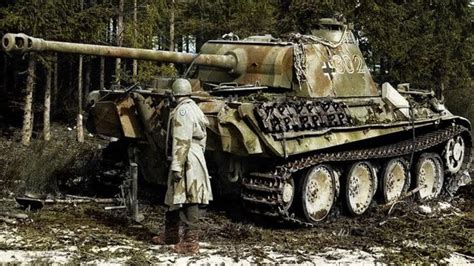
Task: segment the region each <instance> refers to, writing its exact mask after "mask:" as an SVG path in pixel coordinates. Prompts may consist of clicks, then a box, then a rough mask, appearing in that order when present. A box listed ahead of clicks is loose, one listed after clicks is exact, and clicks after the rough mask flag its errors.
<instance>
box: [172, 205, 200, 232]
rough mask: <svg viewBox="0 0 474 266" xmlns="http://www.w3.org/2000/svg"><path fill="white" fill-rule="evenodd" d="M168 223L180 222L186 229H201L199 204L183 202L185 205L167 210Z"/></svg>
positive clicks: (175, 223)
mask: <svg viewBox="0 0 474 266" xmlns="http://www.w3.org/2000/svg"><path fill="white" fill-rule="evenodd" d="M165 219H166V223H167V224H172V225H177V224H179V223H180V222H181V223H182V224H183V226H184V228H185V229H189V230H198V229H199V207H198V204H183V207H181V208H179V209H177V210H173V211H167V212H166V214H165Z"/></svg>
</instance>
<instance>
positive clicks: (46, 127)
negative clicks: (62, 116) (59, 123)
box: [43, 66, 53, 141]
mask: <svg viewBox="0 0 474 266" xmlns="http://www.w3.org/2000/svg"><path fill="white" fill-rule="evenodd" d="M52 72H53V71H52V69H51V66H48V69H47V72H46V84H45V87H44V113H43V138H44V140H46V141H49V140H50V139H51V130H50V128H51V127H50V113H51V76H52V74H53V73H52Z"/></svg>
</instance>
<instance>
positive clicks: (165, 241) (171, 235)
mask: <svg viewBox="0 0 474 266" xmlns="http://www.w3.org/2000/svg"><path fill="white" fill-rule="evenodd" d="M179 231H180V222H179V216H178V214H177V213H176V212H166V215H165V230H164V231H163V232H161V233H160V234H159V235H157V236H154V237H153V238H152V239H151V242H153V243H154V244H157V245H174V244H177V243H179V241H180V232H179Z"/></svg>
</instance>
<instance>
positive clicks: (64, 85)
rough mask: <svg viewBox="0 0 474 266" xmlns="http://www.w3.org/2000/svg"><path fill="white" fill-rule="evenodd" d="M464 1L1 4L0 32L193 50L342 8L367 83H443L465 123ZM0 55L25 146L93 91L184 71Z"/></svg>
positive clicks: (298, 26) (1, 121) (467, 14)
mask: <svg viewBox="0 0 474 266" xmlns="http://www.w3.org/2000/svg"><path fill="white" fill-rule="evenodd" d="M472 7H473V4H472V3H471V1H469V0H424V1H422V0H415V1H408V0H353V1H349V0H334V1H329V0H314V1H306V0H295V1H291V0H258V1H257V0H239V1H237V0H71V1H66V0H3V1H1V2H0V35H3V34H5V33H7V32H24V33H26V34H29V35H32V36H35V37H40V38H45V39H50V40H59V41H71V42H82V43H95V44H104V45H115V46H126V47H139V48H148V49H163V50H174V51H184V52H199V47H200V46H201V45H202V44H203V43H204V42H206V41H207V40H210V39H217V38H220V37H221V36H222V35H223V34H225V33H229V32H233V33H234V34H236V35H238V36H240V37H246V36H250V35H257V34H272V35H274V36H280V35H282V34H285V33H288V32H302V33H308V32H309V31H310V30H311V29H312V28H313V27H314V25H315V23H316V22H317V21H318V19H319V18H322V17H333V16H334V15H341V14H342V15H343V16H344V18H345V19H346V20H347V22H350V23H353V24H354V27H355V33H356V36H357V38H358V39H359V42H360V47H361V49H362V51H363V53H364V56H365V58H366V60H367V64H368V66H369V68H370V69H371V70H372V73H373V76H374V79H375V81H376V82H378V83H383V82H385V81H388V82H390V83H392V84H398V83H406V82H407V83H410V84H411V87H413V88H416V89H427V90H430V89H432V90H434V91H437V92H439V91H441V88H443V95H444V97H445V101H446V104H447V106H448V108H449V109H450V110H451V111H453V112H454V113H456V114H459V115H464V116H467V117H469V118H470V120H471V121H474V104H473V101H472V99H473V94H474V92H473V91H472V86H473V82H472V76H473V71H474V67H473V66H474V65H473V63H474V61H473V54H474V53H473V50H474V45H473V39H472V30H473V28H474V27H473V21H474V17H473V10H472ZM0 60H1V63H0V128H6V127H9V128H12V127H16V128H19V127H22V128H23V135H25V134H26V135H27V136H26V138H25V136H23V139H22V142H23V143H24V144H29V141H30V138H31V136H32V135H33V134H32V132H33V131H34V129H35V128H39V129H41V128H43V130H39V131H41V132H40V133H38V134H36V135H38V136H41V135H42V136H43V137H42V138H44V139H49V137H50V136H48V134H50V133H49V132H48V131H49V123H50V121H49V120H52V121H56V122H60V123H67V124H76V121H78V118H80V116H78V114H81V113H82V111H83V105H84V104H85V101H84V98H85V97H86V95H87V94H88V92H89V91H91V90H93V89H99V88H109V87H110V86H129V85H131V84H134V83H135V82H142V83H147V82H150V81H151V80H152V79H153V78H154V77H157V76H178V75H180V73H181V72H182V70H183V66H180V65H174V66H170V65H168V64H159V63H156V62H146V61H138V62H137V61H133V60H120V59H118V60H117V59H114V58H98V57H91V56H87V57H86V56H78V55H67V54H58V55H56V54H48V53H42V54H31V55H25V56H22V57H18V56H12V55H9V54H6V53H3V52H0ZM28 112H29V113H31V116H30V117H28V118H25V117H26V115H27V113H28ZM46 113H47V114H46ZM38 117H40V118H38ZM41 117H43V118H42V119H41ZM34 118H35V119H34ZM45 123H46V124H47V125H46V126H45V125H44V124H45ZM78 126H79V124H78ZM25 127H26V130H27V131H26V132H25ZM28 127H29V128H28ZM45 128H48V129H47V130H46V129H45ZM28 130H29V132H28ZM33 136H34V135H33ZM38 138H39V137H38Z"/></svg>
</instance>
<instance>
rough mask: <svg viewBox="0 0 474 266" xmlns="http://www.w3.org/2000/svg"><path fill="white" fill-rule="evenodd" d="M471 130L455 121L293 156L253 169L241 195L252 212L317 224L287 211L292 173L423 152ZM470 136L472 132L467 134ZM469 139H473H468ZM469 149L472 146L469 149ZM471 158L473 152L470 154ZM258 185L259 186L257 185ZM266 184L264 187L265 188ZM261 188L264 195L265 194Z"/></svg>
mask: <svg viewBox="0 0 474 266" xmlns="http://www.w3.org/2000/svg"><path fill="white" fill-rule="evenodd" d="M466 132H469V131H468V129H467V128H465V127H463V126H460V125H453V126H449V127H446V128H442V129H439V130H437V131H434V132H430V133H427V134H424V135H420V136H418V137H417V139H416V142H413V140H406V141H401V142H399V143H395V144H390V145H385V146H380V147H376V148H370V149H360V150H350V151H341V152H333V153H317V154H314V155H310V156H307V157H304V158H300V159H296V160H290V161H287V162H285V163H284V164H282V165H278V166H276V167H275V168H274V170H272V171H271V172H266V173H251V174H250V175H249V176H247V177H245V178H243V180H242V185H243V189H242V195H241V196H242V199H243V201H244V203H246V204H247V205H248V207H253V208H250V209H249V210H250V212H253V213H258V214H263V215H267V216H279V217H280V218H282V219H283V220H284V221H287V222H291V223H296V224H299V225H302V226H309V227H312V226H314V224H313V223H308V222H306V221H304V220H302V219H300V218H297V217H296V216H295V215H294V214H293V213H289V212H288V208H285V204H284V202H283V197H282V195H283V188H284V185H285V183H286V182H288V180H289V179H290V178H292V174H293V173H295V172H298V171H301V170H304V169H306V168H309V167H311V166H314V165H317V164H320V163H327V162H342V161H356V160H369V159H381V158H392V157H399V156H404V155H408V154H410V153H412V152H413V151H414V152H420V151H423V150H426V149H429V148H432V147H435V146H437V145H439V144H442V143H443V142H445V141H447V140H449V139H450V138H452V137H455V136H457V135H460V134H463V133H466ZM466 135H468V136H469V137H471V135H470V134H466ZM469 142H470V143H472V142H471V141H470V140H469ZM467 151H469V152H470V148H468V149H467ZM467 156H468V157H469V158H470V154H467ZM469 163H470V160H467V162H464V164H463V168H462V169H461V170H460V171H459V172H458V174H457V175H462V174H463V172H464V170H465V169H466V168H467V167H468V164H469ZM257 187H258V189H257ZM264 187H265V189H264ZM262 191H263V192H267V193H264V194H265V196H262Z"/></svg>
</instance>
